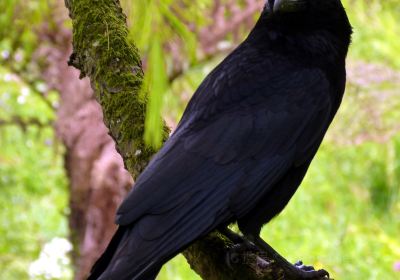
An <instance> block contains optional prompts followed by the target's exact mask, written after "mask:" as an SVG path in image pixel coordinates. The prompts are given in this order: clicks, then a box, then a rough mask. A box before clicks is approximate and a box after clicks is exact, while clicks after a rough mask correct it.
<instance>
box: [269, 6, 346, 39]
mask: <svg viewBox="0 0 400 280" xmlns="http://www.w3.org/2000/svg"><path fill="white" fill-rule="evenodd" d="M263 14H264V16H265V17H266V18H268V20H269V21H270V22H273V23H275V24H277V25H278V24H281V25H282V27H287V28H291V29H292V30H298V29H301V28H305V29H306V30H312V29H329V30H331V29H333V30H334V29H340V31H342V32H347V33H348V35H349V36H350V35H351V26H350V23H349V20H348V18H347V15H346V12H345V10H344V8H343V5H342V3H341V1H340V0H267V1H266V3H265V8H264V12H263Z"/></svg>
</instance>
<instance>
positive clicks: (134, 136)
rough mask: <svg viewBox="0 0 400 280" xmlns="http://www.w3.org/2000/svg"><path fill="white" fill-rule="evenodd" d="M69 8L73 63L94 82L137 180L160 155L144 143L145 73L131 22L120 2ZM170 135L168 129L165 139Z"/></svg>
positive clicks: (79, 3) (72, 3)
mask: <svg viewBox="0 0 400 280" xmlns="http://www.w3.org/2000/svg"><path fill="white" fill-rule="evenodd" d="M66 5H67V7H69V8H70V11H71V18H72V19H73V26H74V31H73V47H74V53H73V54H72V56H71V59H70V64H71V65H73V66H75V67H76V68H78V69H80V70H81V77H84V76H89V77H90V80H91V82H92V87H93V88H94V90H95V94H96V98H97V100H98V101H99V103H100V104H101V106H102V108H103V113H104V121H105V123H106V125H107V126H108V127H109V129H110V134H111V136H112V137H113V138H114V139H115V141H116V142H117V147H118V150H119V152H120V153H121V155H122V156H123V158H124V162H125V164H126V167H127V169H128V170H129V171H130V172H131V174H132V175H133V176H134V177H136V176H137V175H138V174H139V173H140V172H141V171H142V170H143V168H144V167H145V166H146V164H147V162H148V161H149V159H150V157H151V156H152V155H153V154H154V153H155V152H156V151H155V150H154V149H152V148H150V147H148V146H146V144H145V143H144V141H143V135H144V122H145V112H146V98H144V99H143V97H142V96H141V95H140V88H141V86H142V84H143V71H142V65H141V61H140V56H139V52H138V50H137V48H136V47H135V46H134V45H133V44H132V43H131V42H130V41H129V40H128V29H127V26H126V17H125V15H124V14H123V13H122V10H121V8H120V6H119V3H118V1H114V0H105V1H89V0H80V1H77V0H72V1H68V0H67V2H66ZM167 135H168V130H167V129H165V133H164V139H166V138H167Z"/></svg>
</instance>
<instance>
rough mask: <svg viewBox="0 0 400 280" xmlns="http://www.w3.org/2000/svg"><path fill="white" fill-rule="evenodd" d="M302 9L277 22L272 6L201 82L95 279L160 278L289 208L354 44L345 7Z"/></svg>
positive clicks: (128, 207) (327, 4)
mask: <svg viewBox="0 0 400 280" xmlns="http://www.w3.org/2000/svg"><path fill="white" fill-rule="evenodd" d="M282 1H286V0H281V1H280V2H282ZM298 1H299V2H301V3H303V4H302V5H306V6H299V7H297V6H296V10H295V11H293V7H291V9H292V10H290V11H285V10H279V9H278V10H277V11H275V10H274V12H272V9H271V7H270V6H269V5H274V1H268V3H269V5H267V7H266V8H265V9H264V11H263V13H262V15H261V17H260V19H259V21H258V22H257V25H256V26H255V28H254V29H253V30H252V32H251V33H250V35H249V37H248V38H247V39H246V40H245V41H244V42H243V43H242V44H241V45H240V46H239V47H238V48H237V49H236V50H235V51H233V52H232V53H231V54H230V55H229V56H228V57H227V58H226V59H225V60H224V61H223V62H221V64H219V65H218V66H217V67H216V68H215V69H214V70H213V71H212V72H211V73H210V74H209V75H208V77H207V78H206V79H205V80H204V81H203V83H202V84H201V85H200V87H199V88H198V90H197V91H196V92H195V94H194V96H193V98H192V99H191V101H190V103H189V105H188V106H187V108H186V111H185V113H184V115H183V117H182V120H181V121H180V123H179V126H178V128H177V129H176V131H175V132H174V133H173V135H172V136H171V137H170V139H169V140H168V141H167V142H166V143H165V145H164V146H163V148H162V149H161V150H160V151H159V152H158V153H157V155H155V157H154V158H153V159H152V161H151V162H150V163H149V165H148V167H147V168H146V169H145V171H144V172H143V173H142V174H141V175H140V176H139V178H138V180H137V182H136V185H135V187H134V188H133V189H132V191H131V192H130V194H129V195H128V197H127V198H126V199H125V201H124V202H123V204H122V205H121V207H120V208H119V210H118V213H117V219H116V221H117V223H118V224H119V225H121V227H120V229H119V230H118V233H117V234H116V236H115V237H114V239H113V242H111V244H110V246H109V248H108V249H107V251H106V252H105V254H104V255H103V256H102V258H101V259H100V260H99V261H98V262H97V263H96V265H95V266H94V268H93V270H92V275H91V276H90V278H89V279H115V280H117V279H118V280H123V279H141V280H147V279H154V277H155V276H156V274H157V273H158V271H159V269H160V267H161V265H162V264H163V263H165V262H166V261H167V260H169V259H170V258H171V257H173V256H174V255H176V254H177V253H178V252H179V251H181V250H182V249H183V248H184V247H186V246H188V245H189V244H190V243H191V242H193V241H194V240H196V239H197V238H198V237H200V236H202V235H205V234H207V233H209V232H210V231H212V230H214V229H215V228H217V227H218V226H221V225H226V224H228V223H230V222H234V221H237V222H238V224H239V228H240V230H241V231H242V232H243V233H244V234H249V235H258V234H259V231H260V229H261V227H262V225H263V224H265V223H267V222H268V221H269V220H270V219H271V218H273V217H274V216H275V215H277V214H278V213H279V212H280V211H281V210H282V209H283V208H284V206H285V205H286V204H287V203H288V201H289V200H290V198H291V197H292V195H293V194H294V192H295V191H296V189H297V187H298V186H299V184H300V183H301V181H302V179H303V177H304V175H305V173H306V171H307V168H308V166H309V164H310V162H311V160H312V158H313V157H314V155H315V153H316V151H317V149H318V147H319V145H320V143H321V141H322V139H323V136H324V134H325V132H326V130H327V128H328V126H329V124H330V123H331V121H332V118H333V117H334V115H335V113H336V111H337V109H338V107H339V105H340V102H341V99H342V95H343V92H344V86H345V57H346V54H347V48H348V45H349V43H350V34H351V27H350V25H349V22H348V20H347V17H346V15H345V12H344V9H343V7H342V5H341V4H340V2H339V0H325V1H323V0H320V1H316V0H314V1H311V0H309V1H306V0H302V1H300V0H298ZM304 3H305V4H304ZM321 5H323V6H321ZM282 7H284V6H282ZM282 9H283V8H282ZM100 275H101V276H100ZM99 277H100V278H99Z"/></svg>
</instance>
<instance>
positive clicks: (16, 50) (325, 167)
mask: <svg viewBox="0 0 400 280" xmlns="http://www.w3.org/2000/svg"><path fill="white" fill-rule="evenodd" d="M243 2H244V1H243ZM123 3H124V5H125V6H124V9H125V11H126V12H128V22H129V24H130V26H131V29H130V31H129V32H130V33H129V36H130V38H131V39H133V40H134V41H135V43H136V44H137V45H138V47H139V49H140V51H141V54H142V58H143V62H144V65H145V66H146V68H147V73H146V86H145V87H144V89H146V90H148V92H149V97H148V98H149V103H148V107H147V108H146V110H147V117H146V131H147V133H146V135H147V143H150V144H152V145H153V146H157V145H159V143H160V135H162V134H161V133H162V132H161V131H160V125H161V118H160V115H161V113H163V115H164V116H166V118H167V119H172V120H173V121H172V122H176V121H177V120H178V119H179V117H180V115H181V113H182V111H183V108H184V106H185V105H186V103H187V101H188V99H189V98H190V96H191V94H192V93H193V91H194V89H195V88H196V87H197V85H198V84H199V83H200V82H201V80H202V79H203V77H204V76H205V75H206V74H207V73H208V72H209V71H210V70H211V69H212V68H213V66H214V65H215V64H216V63H217V62H218V61H219V60H220V59H221V58H222V56H218V57H212V58H211V59H210V60H208V61H206V62H203V63H199V61H198V59H199V56H198V53H197V50H198V49H199V46H198V44H197V42H196V40H197V39H196V36H195V35H194V33H193V32H192V30H191V29H189V28H188V27H187V26H188V25H187V24H183V22H190V23H191V25H192V26H195V27H196V28H200V27H203V26H205V25H207V24H210V23H211V22H210V19H209V18H207V17H204V12H205V11H206V10H209V9H210V7H211V5H212V3H213V1H211V0H202V1H189V0H182V1H173V0H162V1H161V0H160V1H156V0H151V1H149V0H138V1H123ZM177 3H179V5H178V4H177ZM344 4H345V6H346V8H347V11H348V13H349V16H350V19H351V22H352V24H353V26H354V32H355V33H354V39H353V44H352V47H351V51H350V61H354V60H362V61H366V62H373V63H379V64H384V65H388V66H390V67H392V68H394V69H400V58H399V55H398V53H399V52H400V45H399V43H400V41H399V40H398V34H400V30H399V24H398V19H399V18H400V5H399V2H398V0H386V1H378V0H368V1H366V0H365V1H364V0H345V1H344ZM0 10H1V11H2V13H1V14H0V54H3V53H4V52H6V53H9V54H10V55H11V56H12V57H15V56H17V57H22V58H23V59H22V61H20V63H19V64H16V65H13V67H14V68H16V70H18V69H22V68H26V65H27V64H28V63H29V61H30V59H31V56H32V52H33V51H34V50H35V49H36V47H37V45H38V43H39V40H38V39H37V36H36V33H35V28H39V26H40V24H41V23H43V21H45V16H46V14H47V12H48V11H49V6H48V2H47V1H25V2H22V1H21V0H7V1H0ZM172 11H174V12H172ZM28 27H29V28H28ZM105 32H106V31H105ZM82 35H85V33H83V34H82ZM104 38H106V39H107V37H104ZM174 40H177V41H181V42H185V44H183V46H184V47H183V49H182V50H180V51H181V53H180V55H181V56H182V57H183V58H184V60H185V63H186V64H185V68H184V69H183V71H184V75H182V77H181V78H180V79H179V80H175V81H174V82H173V83H172V84H171V83H170V81H169V80H168V77H170V75H171V73H173V71H174V70H175V69H174V59H173V56H172V55H171V52H167V51H165V50H166V49H168V48H167V47H168V43H169V42H170V41H174ZM102 43H105V44H106V45H107V44H108V41H104V42H102ZM110 47H112V48H113V47H115V44H114V43H112V45H110ZM117 51H119V50H117ZM4 65H5V67H8V66H10V65H9V64H7V63H5V64H4ZM14 70H15V69H14ZM12 72H13V70H12V69H9V68H8V69H6V68H1V69H0V120H3V121H4V122H5V123H14V124H13V125H9V124H4V125H1V126H0V145H1V150H0V207H1V209H2V211H1V213H0V236H1V237H2V238H0V279H10V280H13V279H18V280H20V279H21V280H24V279H28V272H27V271H28V268H29V265H30V264H31V263H32V262H33V261H34V260H35V259H37V258H38V257H39V253H40V251H41V249H42V248H43V245H44V244H46V243H47V242H49V241H50V240H52V238H54V237H66V236H67V219H66V214H67V212H68V208H67V204H68V190H67V187H66V178H65V175H64V171H63V163H62V155H61V154H62V153H61V152H62V148H61V146H60V144H58V143H57V141H55V137H54V131H53V130H52V128H51V127H50V126H49V125H48V123H49V122H51V121H53V119H54V117H55V116H54V112H53V111H52V110H51V109H50V108H49V106H48V104H46V103H45V102H43V100H42V99H41V98H39V96H40V95H39V94H38V93H40V88H41V86H40V85H42V84H41V82H40V81H36V80H35V81H34V83H33V84H30V83H26V82H24V81H23V80H21V79H20V78H18V77H17V76H16V75H13V74H11V73H12ZM28 73H31V72H30V71H28ZM379 74H380V73H377V75H379ZM116 76H118V75H116ZM124 80H125V79H124V77H119V78H118V77H116V78H115V79H112V81H111V82H112V83H111V84H110V87H111V88H113V87H118V84H119V83H120V82H124ZM367 86H368V90H367V89H365V88H361V89H360V88H359V86H358V85H349V86H348V93H347V96H346V98H345V100H344V103H343V105H344V106H343V107H342V109H341V110H340V113H339V116H338V119H337V120H336V121H335V124H334V125H333V127H332V129H331V130H330V132H329V135H328V137H327V140H328V141H325V143H324V144H323V146H322V147H321V150H320V151H319V153H318V155H317V157H316V159H315V161H314V162H313V164H312V166H311V168H310V171H309V173H308V175H307V177H306V179H305V181H304V183H303V184H302V186H301V187H300V189H299V191H298V192H297V193H296V195H295V197H294V198H293V199H292V201H291V203H290V204H289V205H288V208H287V209H286V210H285V211H284V212H283V213H282V215H280V216H279V218H277V219H275V220H274V221H273V222H272V223H271V224H269V225H267V226H266V227H265V228H264V231H263V237H264V238H265V239H266V240H267V241H268V242H270V243H271V245H273V246H274V247H276V249H277V250H278V251H280V252H281V253H282V254H283V255H285V256H287V257H288V258H289V259H290V260H291V261H296V260H297V259H303V261H304V262H305V263H307V264H316V265H317V267H324V268H327V269H328V270H329V271H330V272H332V274H333V277H334V278H335V279H346V280H347V279H349V280H352V279H354V280H358V279H397V278H398V277H399V272H395V271H394V270H393V264H394V263H395V262H396V261H399V260H400V240H399V237H398V234H399V228H400V202H399V193H400V137H399V135H398V134H394V133H389V136H390V137H387V138H384V139H383V140H379V141H378V140H376V139H375V138H372V139H371V140H366V141H362V142H361V143H359V144H357V145H353V144H352V143H353V142H350V143H349V142H347V140H349V139H354V138H356V136H358V135H363V134H364V133H366V132H369V133H372V132H374V131H375V134H376V135H386V132H387V131H389V130H390V132H392V128H395V127H396V126H397V124H398V119H399V117H400V115H399V112H400V110H399V109H400V98H399V97H398V94H390V95H388V94H387V90H388V88H389V89H390V90H391V91H392V92H395V93H398V92H399V90H400V89H399V86H398V84H395V85H392V84H391V83H389V84H384V85H380V86H379V87H375V86H371V85H367ZM385 96H386V97H385ZM385 98H387V99H385ZM49 99H50V101H51V102H52V103H55V102H56V97H55V94H54V93H51V94H50V96H49ZM127 99H129V95H128V94H127ZM380 99H383V100H384V101H383V102H377V100H380ZM127 102H128V101H127ZM371 108H372V109H374V114H371V110H370V109H371ZM144 109H145V108H143V110H144ZM125 113H126V112H121V116H124V115H125ZM378 117H379V119H378ZM30 120H35V121H37V123H41V124H43V125H44V127H39V126H37V125H28V126H26V127H25V126H23V125H22V126H21V123H22V124H23V123H27V122H29V121H30ZM378 120H379V122H378ZM376 123H378V124H379V125H376ZM376 126H378V127H376ZM127 133H129V132H127ZM392 135H396V136H392ZM355 142H356V141H355ZM159 279H160V280H173V279H177V280H178V279H184V280H189V279H199V277H198V276H196V275H195V274H194V273H193V272H192V271H191V270H190V268H189V267H188V265H187V264H186V261H185V259H184V258H183V257H182V256H178V257H177V258H175V259H174V260H172V261H171V262H169V263H168V264H167V265H165V266H164V268H163V270H162V273H161V275H160V277H159Z"/></svg>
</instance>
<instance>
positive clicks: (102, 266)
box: [87, 226, 126, 280]
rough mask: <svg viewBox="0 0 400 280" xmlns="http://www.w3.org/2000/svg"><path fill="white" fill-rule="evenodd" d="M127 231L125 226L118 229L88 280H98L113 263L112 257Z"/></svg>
mask: <svg viewBox="0 0 400 280" xmlns="http://www.w3.org/2000/svg"><path fill="white" fill-rule="evenodd" d="M125 229H126V227H123V226H119V227H118V229H117V231H116V233H115V234H114V236H113V237H112V239H111V241H110V243H109V244H108V246H107V249H106V250H105V251H104V253H103V254H102V255H101V257H100V258H99V259H98V260H97V261H96V263H95V264H94V265H93V267H92V270H91V271H90V275H89V277H88V279H87V280H96V279H98V278H99V277H100V275H101V274H102V273H103V272H104V271H105V270H106V268H107V266H108V265H109V264H110V262H111V259H112V257H113V256H114V254H115V251H116V250H117V248H118V245H119V243H120V242H121V239H122V237H123V236H124V233H125Z"/></svg>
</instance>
